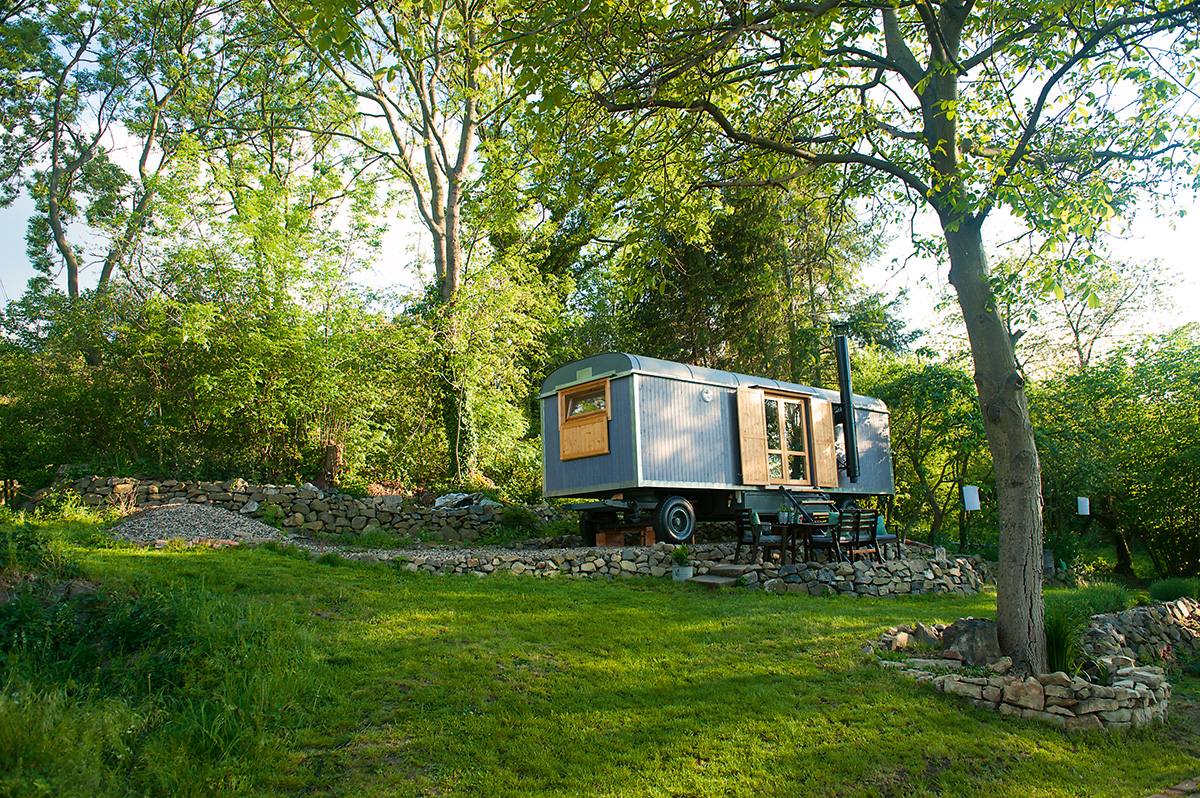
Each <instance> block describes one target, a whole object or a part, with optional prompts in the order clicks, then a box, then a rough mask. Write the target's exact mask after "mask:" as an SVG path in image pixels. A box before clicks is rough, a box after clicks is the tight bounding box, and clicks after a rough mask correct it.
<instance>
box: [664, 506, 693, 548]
mask: <svg viewBox="0 0 1200 798" xmlns="http://www.w3.org/2000/svg"><path fill="white" fill-rule="evenodd" d="M695 532H696V511H695V510H693V509H692V503H691V502H689V501H688V500H687V499H685V498H683V497H682V496H668V497H667V498H665V499H663V500H662V501H661V502H659V503H658V507H657V508H656V509H655V511H654V537H655V538H657V539H658V540H661V541H665V542H667V543H687V542H688V541H689V540H691V539H692V535H693V534H695Z"/></svg>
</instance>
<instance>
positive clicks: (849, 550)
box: [805, 507, 883, 562]
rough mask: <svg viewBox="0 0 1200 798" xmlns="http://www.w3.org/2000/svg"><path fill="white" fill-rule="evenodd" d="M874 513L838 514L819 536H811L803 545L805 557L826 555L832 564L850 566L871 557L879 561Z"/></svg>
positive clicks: (850, 510) (854, 510)
mask: <svg viewBox="0 0 1200 798" xmlns="http://www.w3.org/2000/svg"><path fill="white" fill-rule="evenodd" d="M878 521H879V511H878V510H866V509H862V508H859V507H848V508H846V509H844V510H840V511H838V518H837V520H836V521H835V522H833V523H832V524H830V525H829V527H828V530H827V531H826V533H825V534H822V535H811V536H810V537H809V538H808V540H807V541H806V542H805V543H806V548H807V550H808V551H807V552H806V554H807V556H809V557H811V556H812V554H811V553H812V552H813V551H822V550H824V551H828V552H829V559H830V560H831V561H833V562H842V561H846V562H854V561H855V560H859V559H862V558H863V557H866V558H867V559H868V560H870V559H871V558H872V557H873V558H874V559H876V560H882V559H883V556H882V555H881V554H880V551H879V544H878V542H877V533H876V524H877V523H878Z"/></svg>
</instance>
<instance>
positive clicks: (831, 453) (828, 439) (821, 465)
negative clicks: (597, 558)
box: [809, 396, 838, 488]
mask: <svg viewBox="0 0 1200 798" xmlns="http://www.w3.org/2000/svg"><path fill="white" fill-rule="evenodd" d="M809 407H810V408H811V409H812V433H813V465H815V466H816V469H817V487H818V488H836V487H837V486H838V471H837V447H836V446H835V445H834V441H833V403H832V402H827V401H826V400H824V399H818V398H817V397H815V396H814V397H813V399H812V401H811V402H810V404H809Z"/></svg>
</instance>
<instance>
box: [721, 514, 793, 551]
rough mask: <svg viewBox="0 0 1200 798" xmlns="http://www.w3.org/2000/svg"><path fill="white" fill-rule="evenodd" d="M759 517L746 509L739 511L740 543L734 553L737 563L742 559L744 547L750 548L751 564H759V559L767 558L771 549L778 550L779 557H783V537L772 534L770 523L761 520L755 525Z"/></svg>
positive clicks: (738, 529)
mask: <svg viewBox="0 0 1200 798" xmlns="http://www.w3.org/2000/svg"><path fill="white" fill-rule="evenodd" d="M757 517H758V514H757V513H755V512H754V511H753V510H750V509H747V508H745V507H743V508H742V509H740V510H738V511H737V533H738V542H737V548H736V549H734V552H733V559H734V561H735V562H736V561H737V560H738V559H739V558H740V557H741V554H742V546H749V547H750V561H751V562H759V558H760V557H765V556H766V553H767V552H768V551H769V550H770V549H778V550H779V556H780V557H783V535H774V534H772V533H771V525H770V524H768V523H764V522H763V521H761V520H759V521H758V523H755V519H756V518H757ZM760 550H761V551H760Z"/></svg>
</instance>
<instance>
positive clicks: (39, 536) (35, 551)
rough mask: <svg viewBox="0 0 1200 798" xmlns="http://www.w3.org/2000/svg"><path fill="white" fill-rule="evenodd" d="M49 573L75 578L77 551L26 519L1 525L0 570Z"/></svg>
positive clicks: (77, 572)
mask: <svg viewBox="0 0 1200 798" xmlns="http://www.w3.org/2000/svg"><path fill="white" fill-rule="evenodd" d="M2 571H11V572H17V573H29V572H45V573H46V574H48V575H49V576H51V577H54V578H60V579H71V578H74V577H75V576H77V575H78V574H79V563H78V561H77V559H76V557H75V553H74V552H73V551H72V550H71V549H70V548H69V547H68V546H66V545H65V544H64V542H63V541H62V539H61V538H59V537H57V536H52V535H49V534H48V533H47V532H46V531H45V529H44V528H42V527H40V526H38V525H36V524H34V523H30V522H28V521H24V522H21V523H12V524H0V572H2Z"/></svg>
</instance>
